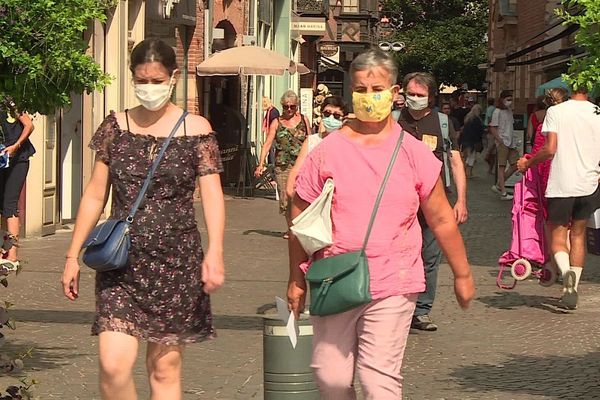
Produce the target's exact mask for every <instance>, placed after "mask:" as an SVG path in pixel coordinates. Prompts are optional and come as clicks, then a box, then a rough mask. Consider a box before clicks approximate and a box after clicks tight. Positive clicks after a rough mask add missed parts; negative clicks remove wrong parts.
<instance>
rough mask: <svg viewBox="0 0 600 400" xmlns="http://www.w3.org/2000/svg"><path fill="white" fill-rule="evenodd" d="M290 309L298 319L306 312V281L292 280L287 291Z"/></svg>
mask: <svg viewBox="0 0 600 400" xmlns="http://www.w3.org/2000/svg"><path fill="white" fill-rule="evenodd" d="M287 300H288V308H289V310H290V311H291V312H293V313H294V314H295V315H296V319H298V316H299V315H300V313H301V312H302V311H304V303H305V302H306V281H305V280H304V279H302V280H297V279H290V281H289V282H288V291H287Z"/></svg>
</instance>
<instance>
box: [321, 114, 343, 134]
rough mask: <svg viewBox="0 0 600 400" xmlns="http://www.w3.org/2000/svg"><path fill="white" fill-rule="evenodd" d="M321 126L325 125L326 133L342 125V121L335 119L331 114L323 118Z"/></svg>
mask: <svg viewBox="0 0 600 400" xmlns="http://www.w3.org/2000/svg"><path fill="white" fill-rule="evenodd" d="M323 126H324V127H325V130H326V131H327V133H329V132H333V131H335V130H336V129H340V128H341V127H342V121H341V120H339V119H336V118H335V117H334V116H333V115H330V116H329V117H327V118H323Z"/></svg>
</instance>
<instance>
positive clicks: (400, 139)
mask: <svg viewBox="0 0 600 400" xmlns="http://www.w3.org/2000/svg"><path fill="white" fill-rule="evenodd" d="M403 140H404V129H402V131H400V137H399V138H398V142H397V143H396V148H395V149H394V153H392V159H391V160H390V163H389V165H388V167H387V171H385V176H384V177H383V181H382V182H381V187H380V188H379V193H378V194H377V199H376V200H375V206H373V212H372V213H371V220H370V221H369V227H368V228H367V234H366V235H365V240H364V241H363V245H362V250H363V251H364V250H365V249H366V248H367V243H368V242H369V236H371V229H373V223H374V222H375V217H376V216H377V210H378V209H379V203H381V198H382V197H383V192H384V191H385V185H386V184H387V181H388V178H389V177H390V174H391V173H392V168H393V167H394V163H395V162H396V157H397V156H398V151H399V150H400V146H401V145H402V141H403Z"/></svg>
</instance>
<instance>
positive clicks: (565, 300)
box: [560, 271, 579, 310]
mask: <svg viewBox="0 0 600 400" xmlns="http://www.w3.org/2000/svg"><path fill="white" fill-rule="evenodd" d="M576 279H577V276H576V275H575V272H574V271H567V272H566V273H565V276H564V277H563V295H562V298H561V300H560V301H561V302H562V304H563V305H564V306H565V308H568V309H569V310H574V309H576V308H577V301H578V300H579V295H578V294H577V289H575V280H576Z"/></svg>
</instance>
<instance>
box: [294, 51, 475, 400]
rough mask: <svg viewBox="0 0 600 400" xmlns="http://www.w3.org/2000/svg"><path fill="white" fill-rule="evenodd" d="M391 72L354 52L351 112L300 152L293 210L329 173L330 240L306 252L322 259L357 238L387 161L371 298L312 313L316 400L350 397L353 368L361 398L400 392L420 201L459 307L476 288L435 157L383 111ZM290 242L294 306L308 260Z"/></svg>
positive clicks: (389, 66) (419, 287)
mask: <svg viewBox="0 0 600 400" xmlns="http://www.w3.org/2000/svg"><path fill="white" fill-rule="evenodd" d="M397 73H398V72H397V67H396V63H395V61H394V59H393V58H392V57H391V56H390V55H389V54H387V53H384V52H382V51H381V50H378V49H372V50H368V51H366V52H364V53H362V54H360V55H359V56H357V57H356V58H355V59H354V61H353V62H352V64H351V66H350V78H351V88H352V91H353V94H352V104H353V109H354V113H355V115H356V119H355V120H351V121H349V122H348V123H347V124H346V125H344V126H343V127H342V128H341V129H339V130H337V131H334V132H332V133H331V134H329V135H328V136H327V137H326V138H325V139H323V141H322V142H321V143H320V145H319V146H317V147H316V148H315V149H314V150H313V151H312V152H311V153H310V154H309V155H308V156H307V158H306V160H305V161H304V165H303V167H302V168H301V170H300V173H299V175H298V179H297V181H296V194H295V196H294V199H293V202H292V207H291V208H292V217H295V216H297V215H299V214H300V213H301V211H302V210H304V209H306V207H308V205H309V204H310V203H311V202H312V201H314V200H315V199H316V198H317V197H318V196H319V195H320V193H321V191H322V188H323V187H324V185H325V182H326V180H327V179H329V178H332V179H333V181H334V182H335V192H334V195H333V202H332V210H331V218H332V226H333V238H334V243H333V245H332V246H330V247H327V248H325V249H323V250H321V251H318V252H317V253H315V254H314V259H315V260H321V259H323V258H329V257H332V256H335V255H340V254H345V253H348V252H349V251H354V250H357V249H360V248H361V247H362V246H363V240H364V238H365V232H366V231H367V227H368V225H369V221H370V219H371V215H372V214H371V211H372V210H373V206H374V204H376V197H377V193H378V191H379V190H380V187H381V183H382V181H384V175H386V170H387V169H388V168H389V166H390V165H392V166H393V167H392V169H391V172H390V175H389V184H388V185H387V186H386V187H385V192H384V194H383V197H382V201H381V203H380V206H379V208H378V212H377V214H376V217H375V219H374V225H373V227H372V231H371V234H370V239H368V244H367V245H366V250H365V251H366V257H367V259H368V271H369V281H370V285H369V288H370V289H369V291H370V296H371V298H372V300H371V301H370V302H368V303H366V304H364V305H361V306H358V307H355V308H351V309H350V310H348V311H345V312H341V313H337V314H332V315H327V316H312V317H311V322H312V324H313V332H314V336H313V354H312V364H311V365H312V367H313V370H314V373H315V378H316V381H317V384H318V387H319V391H320V393H321V398H322V399H355V398H356V394H355V391H354V386H353V380H354V376H355V371H356V374H357V376H358V379H359V380H360V383H361V387H362V390H363V393H364V395H365V398H366V399H371V400H372V399H377V400H386V399H390V400H391V399H394V400H396V399H401V398H402V376H401V364H402V358H403V355H404V349H405V346H406V341H407V337H408V332H409V329H410V322H411V318H412V314H413V311H414V307H415V303H416V299H417V294H418V293H420V292H422V291H423V290H424V289H425V286H424V276H423V264H422V261H421V258H420V252H421V232H420V227H419V224H418V223H417V222H416V218H417V211H418V210H419V207H420V208H421V209H422V210H423V214H424V216H425V218H426V219H427V220H428V221H429V223H430V224H431V230H432V231H433V232H434V234H435V236H436V237H437V238H438V240H439V241H440V245H441V246H442V248H443V249H444V251H445V254H446V256H447V258H448V261H449V263H450V266H451V268H452V271H453V272H454V288H455V293H456V297H457V300H458V302H459V304H460V305H461V307H463V308H464V307H467V306H468V305H469V302H470V301H471V299H472V298H473V295H474V285H473V279H472V276H471V272H470V267H469V264H468V261H467V258H466V252H465V249H464V244H463V242H462V239H461V236H460V233H459V230H458V226H457V224H456V220H455V218H454V216H453V212H452V208H451V207H450V205H449V204H448V201H447V199H446V194H445V191H444V186H443V183H442V181H441V179H440V166H441V162H440V161H439V160H437V159H436V157H435V156H433V154H432V152H431V150H430V149H429V148H428V147H427V146H426V145H424V144H423V143H421V142H420V141H418V140H417V139H415V138H414V137H413V136H411V135H409V134H406V135H404V134H403V133H402V128H401V127H400V125H398V124H397V123H395V122H394V121H393V120H392V118H391V117H390V115H391V110H392V96H393V93H395V92H397V91H398V90H399V88H398V86H396V85H395V84H394V83H395V82H396V78H397ZM402 138H403V141H402ZM398 146H401V147H400V151H398V152H397V158H396V160H395V163H393V162H392V163H391V162H390V160H392V155H393V154H394V153H395V152H396V151H395V150H394V149H395V148H398ZM289 248H290V278H289V286H288V303H289V307H290V309H291V310H292V311H293V312H295V313H298V312H300V311H302V309H303V308H304V301H305V295H306V282H305V280H304V272H303V270H306V267H308V268H309V271H310V268H311V267H310V266H308V265H306V264H307V263H308V256H307V255H306V254H305V253H304V251H303V249H302V247H301V246H300V243H299V242H298V240H297V239H296V238H295V237H294V236H293V235H292V237H291V239H290V245H289Z"/></svg>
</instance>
